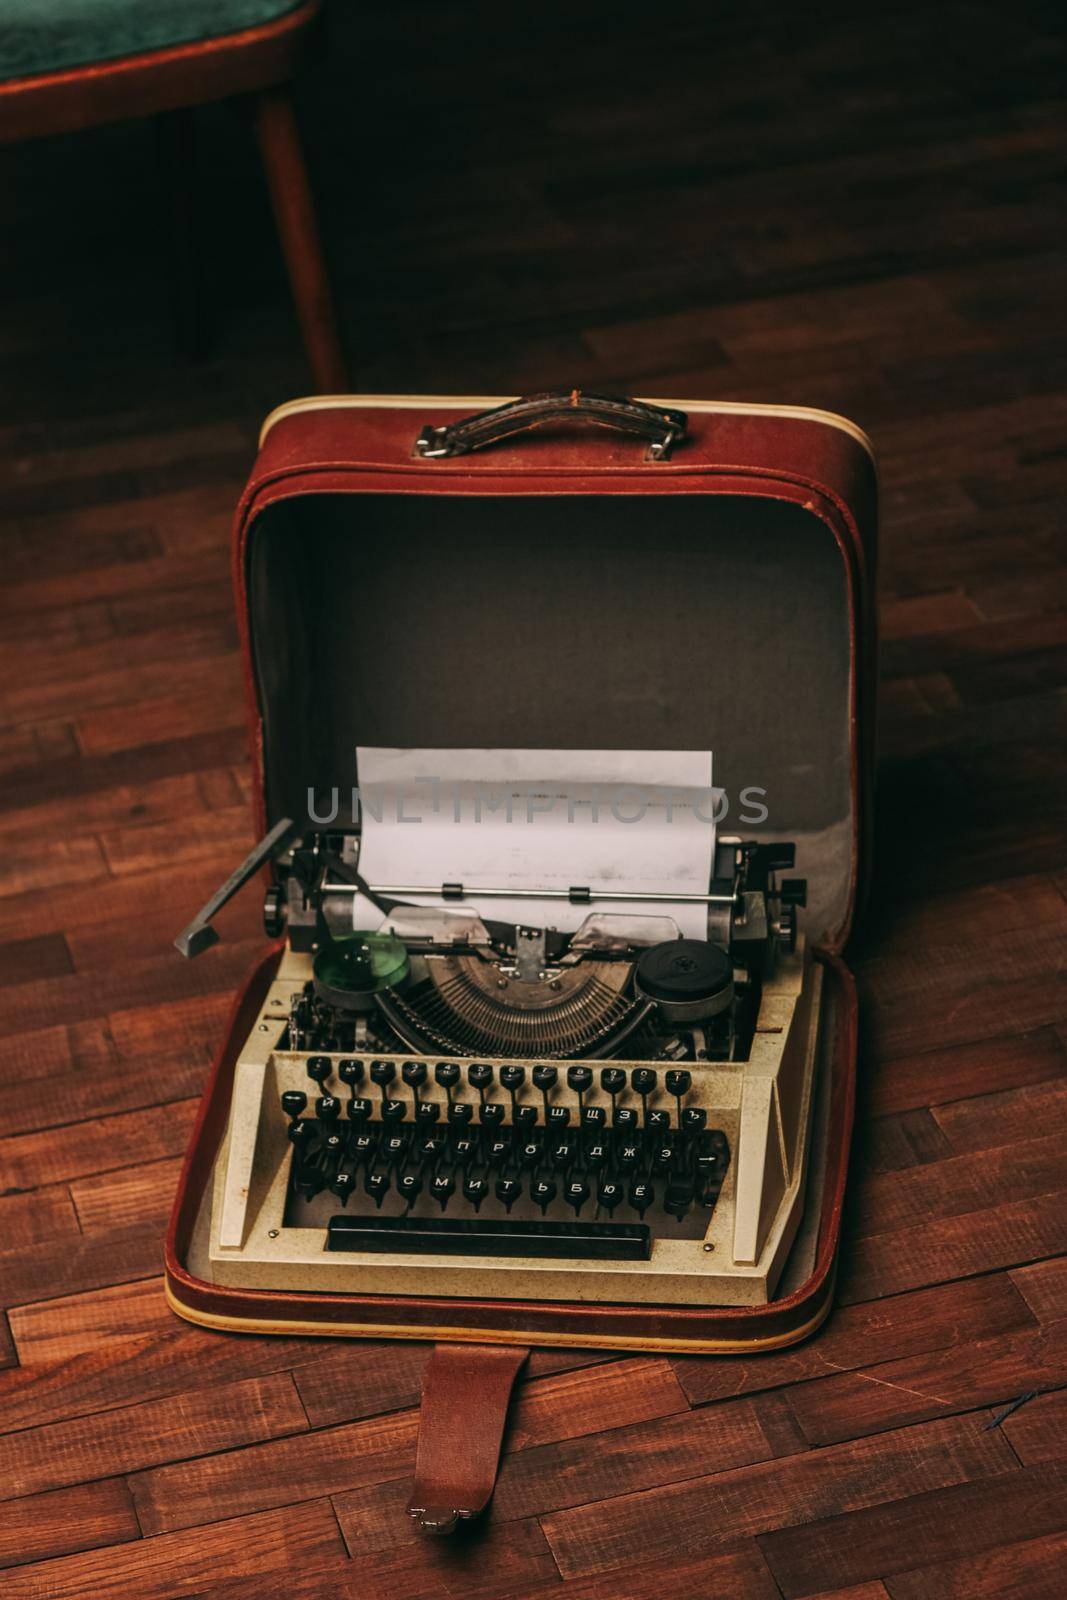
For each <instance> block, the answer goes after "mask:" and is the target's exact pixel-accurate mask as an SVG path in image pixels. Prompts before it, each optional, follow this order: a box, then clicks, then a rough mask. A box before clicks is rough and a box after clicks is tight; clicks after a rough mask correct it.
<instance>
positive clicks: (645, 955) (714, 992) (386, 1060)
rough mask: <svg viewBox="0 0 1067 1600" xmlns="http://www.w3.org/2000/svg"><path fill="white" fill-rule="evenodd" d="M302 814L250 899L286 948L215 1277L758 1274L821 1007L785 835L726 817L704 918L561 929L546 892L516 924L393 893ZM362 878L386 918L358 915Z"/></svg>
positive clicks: (419, 1282)
mask: <svg viewBox="0 0 1067 1600" xmlns="http://www.w3.org/2000/svg"><path fill="white" fill-rule="evenodd" d="M292 831H293V830H292V829H290V830H288V832H286V831H285V830H277V829H276V830H275V835H276V836H277V838H276V841H275V842H276V844H278V845H280V846H281V847H282V854H281V856H280V857H279V858H278V860H277V865H276V878H275V883H274V885H273V886H272V888H271V890H270V891H269V892H268V896H267V903H266V907H265V920H266V923H267V928H268V932H270V933H271V934H272V935H274V936H280V935H281V934H282V933H285V935H286V948H285V951H284V954H283V956H282V959H281V963H280V966H279V968H278V972H277V975H276V977H275V980H274V982H273V984H272V986H271V988H270V991H269V993H268V995H267V997H266V1000H265V1003H264V1005H263V1007H262V1011H261V1014H260V1016H259V1018H258V1020H257V1021H256V1023H255V1025H254V1026H253V1028H252V1030H251V1032H250V1034H249V1037H248V1039H247V1042H246V1044H245V1047H244V1050H243V1051H242V1053H241V1057H240V1060H239V1063H238V1066H237V1070H236V1074H235V1080H234V1092H233V1101H232V1107H231V1115H230V1124H229V1130H228V1134H227V1137H226V1139H225V1141H224V1143H223V1145H222V1148H221V1150H220V1153H219V1157H218V1159H217V1162H216V1167H215V1175H214V1186H213V1199H212V1206H211V1217H210V1230H209V1231H210V1242H209V1253H210V1261H211V1270H212V1273H213V1275H214V1276H215V1278H216V1280H217V1281H218V1282H221V1283H229V1284H232V1285H245V1286H250V1287H257V1288H276V1289H282V1290H292V1289H296V1290H299V1289H302V1288H304V1289H306V1288H310V1287H316V1288H322V1289H325V1290H336V1291H340V1292H346V1291H348V1292H353V1293H367V1294H374V1293H384V1294H392V1295H396V1294H401V1295H403V1294H405V1293H407V1294H416V1293H417V1294H438V1295H442V1296H479V1297H486V1298H497V1299H509V1298H516V1299H531V1298H558V1299H570V1300H575V1299H578V1300H582V1299H585V1300H588V1299H595V1300H603V1301H611V1300H620V1301H622V1300H625V1301H641V1302H646V1303H653V1304H654V1303H661V1304H662V1303H672V1302H673V1303H677V1304H693V1305H715V1304H721V1305H742V1304H759V1303H761V1302H763V1301H765V1300H766V1299H768V1298H769V1296H771V1295H772V1294H773V1292H774V1287H775V1284H776V1282H777V1278H778V1275H779V1273H780V1271H781V1269H782V1266H783V1264H784V1261H785V1259H786V1256H787V1254H788V1251H789V1246H790V1244H791V1242H792V1238H793V1235H794V1233H795V1230H796V1226H797V1223H798V1220H799V1215H800V1211H801V1207H802V1202H803V1187H804V1178H805V1159H806V1145H807V1129H808V1123H809V1118H810V1106H811V1097H812V1079H813V1071H814V1061H815V1057H816V1051H817V1043H818V1028H819V1013H820V1006H819V999H820V985H821V968H820V967H819V966H818V965H817V964H813V963H811V962H810V961H809V960H808V959H807V958H806V955H805V947H804V939H803V936H802V935H801V934H799V933H798V926H797V913H798V908H799V907H801V906H802V905H803V902H804V898H805V886H804V883H803V882H802V880H800V879H795V878H786V879H784V880H783V879H780V877H779V873H780V872H782V871H788V870H789V869H790V868H791V867H792V866H793V849H792V846H790V845H780V844H762V843H756V842H754V841H751V840H747V841H746V840H742V839H740V838H730V839H722V838H720V839H719V840H718V841H717V843H716V846H715V852H714V872H713V877H712V880H711V883H710V885H709V890H708V893H707V895H706V896H705V897H703V899H704V900H705V901H706V905H707V938H706V939H695V938H681V937H680V936H679V929H678V927H677V925H676V924H675V923H674V922H673V921H672V920H671V918H670V917H669V916H665V915H663V914H662V909H661V908H660V909H659V910H658V911H657V914H655V915H648V916H640V915H634V914H633V913H632V911H630V910H628V911H627V912H626V914H617V913H613V911H612V909H611V901H610V897H603V896H598V897H597V898H596V901H595V903H593V904H590V906H589V909H588V912H587V913H586V914H585V915H584V920H582V921H581V922H580V924H579V926H578V927H577V930H576V931H575V932H574V933H571V934H565V933H559V932H555V931H553V929H552V927H551V926H548V927H547V928H546V927H545V926H541V925H539V924H541V923H544V922H548V921H549V916H548V915H546V913H545V907H544V905H543V904H541V905H538V904H536V903H535V901H534V899H533V897H531V917H530V922H529V923H528V924H527V923H515V924H508V923H504V922H495V921H494V920H493V919H492V918H491V917H486V916H483V915H480V914H479V913H478V912H476V911H474V910H471V909H468V908H467V906H466V904H465V896H464V893H463V890H462V887H461V886H459V885H452V886H445V889H446V891H448V890H451V891H452V892H451V893H447V892H446V893H445V894H444V896H443V898H444V900H445V901H447V902H448V903H447V904H445V905H443V906H439V907H426V906H418V905H410V904H404V903H402V902H401V901H400V899H399V898H397V897H396V896H395V894H392V893H390V894H386V892H385V891H382V890H379V889H374V888H371V886H369V885H367V884H366V883H365V882H364V881H363V879H362V878H361V876H360V872H359V839H358V835H356V834H354V833H343V832H338V833H332V832H309V833H307V834H305V835H303V836H302V837H300V838H297V839H295V840H293V839H292ZM251 859H252V858H250V860H251ZM255 864H258V862H257V863H255ZM239 877H240V874H235V880H236V879H239ZM235 880H231V884H234V886H236V884H235ZM228 887H229V886H228ZM231 892H232V891H231ZM578 893H579V894H580V891H578ZM356 894H364V895H366V896H370V897H372V898H373V901H374V903H375V904H376V905H377V906H378V907H379V908H380V910H381V911H382V913H383V919H382V926H381V927H379V928H378V929H376V930H374V931H358V930H354V929H353V926H352V907H353V896H354V895H356ZM572 899H573V896H572ZM205 909H207V908H205ZM193 926H194V929H195V928H198V927H199V928H200V936H202V928H203V921H202V920H201V921H199V922H198V924H194V925H193ZM194 943H195V941H194Z"/></svg>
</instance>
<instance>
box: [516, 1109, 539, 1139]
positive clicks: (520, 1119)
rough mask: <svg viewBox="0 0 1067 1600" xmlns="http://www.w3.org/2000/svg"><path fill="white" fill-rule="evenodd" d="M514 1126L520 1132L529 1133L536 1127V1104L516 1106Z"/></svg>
mask: <svg viewBox="0 0 1067 1600" xmlns="http://www.w3.org/2000/svg"><path fill="white" fill-rule="evenodd" d="M515 1126H516V1128H518V1130H519V1132H520V1133H529V1132H531V1131H532V1130H533V1129H534V1128H536V1127H537V1107H536V1106H516V1107H515Z"/></svg>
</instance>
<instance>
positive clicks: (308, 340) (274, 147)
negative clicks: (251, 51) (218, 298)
mask: <svg viewBox="0 0 1067 1600" xmlns="http://www.w3.org/2000/svg"><path fill="white" fill-rule="evenodd" d="M255 115H256V133H257V136H258V138H259V149H260V154H261V155H262V157H263V166H264V168H265V170H266V174H267V184H268V186H269V188H270V197H271V204H272V205H273V207H274V219H275V222H276V223H277V226H278V237H279V239H280V240H281V246H282V254H283V255H284V257H285V265H286V269H287V271H288V273H289V283H290V285H291V287H292V291H293V299H294V300H295V302H296V314H297V317H298V318H299V320H300V330H301V333H302V334H303V336H304V347H305V349H306V350H307V354H308V360H309V361H310V363H311V370H312V372H313V374H314V377H315V385H316V388H317V389H318V391H319V392H320V393H321V394H345V393H346V392H347V390H348V388H349V381H348V371H347V367H346V365H345V359H344V356H343V354H342V352H341V342H340V338H339V335H338V329H337V312H336V309H335V307H334V301H333V294H332V293H331V290H330V285H329V280H328V279H327V276H326V264H325V261H324V260H323V255H322V246H321V244H320V241H319V230H318V224H317V222H316V219H315V207H314V204H313V202H312V199H311V189H310V186H309V184H308V175H307V167H306V166H305V164H304V155H303V151H302V149H301V146H300V134H299V131H298V129H297V125H296V117H295V114H294V112H293V102H292V98H291V96H290V94H289V91H288V90H287V89H266V90H264V91H263V92H262V93H261V94H259V95H258V96H257V97H256V108H255Z"/></svg>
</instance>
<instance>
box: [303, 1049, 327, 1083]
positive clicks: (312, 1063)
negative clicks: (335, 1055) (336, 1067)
mask: <svg viewBox="0 0 1067 1600" xmlns="http://www.w3.org/2000/svg"><path fill="white" fill-rule="evenodd" d="M332 1070H333V1068H332V1067H331V1065H330V1058H329V1056H309V1057H308V1065H307V1074H308V1077H309V1078H311V1079H312V1081H313V1082H315V1083H325V1082H326V1079H327V1078H328V1077H329V1076H330V1073H331V1072H332Z"/></svg>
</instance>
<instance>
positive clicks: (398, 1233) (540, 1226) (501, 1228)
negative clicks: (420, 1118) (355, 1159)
mask: <svg viewBox="0 0 1067 1600" xmlns="http://www.w3.org/2000/svg"><path fill="white" fill-rule="evenodd" d="M326 1248H327V1250H366V1251H374V1252H376V1253H379V1252H383V1251H388V1252H389V1253H390V1254H392V1253H395V1252H403V1253H405V1254H409V1253H411V1252H422V1253H424V1254H426V1255H450V1256H557V1257H572V1258H575V1257H584V1258H586V1259H588V1258H590V1257H592V1258H594V1259H595V1260H599V1261H647V1260H648V1258H649V1256H650V1254H651V1252H652V1242H651V1236H650V1233H649V1230H648V1228H647V1227H646V1226H645V1225H644V1224H643V1223H636V1222H510V1221H508V1222H504V1221H500V1222H497V1221H490V1220H489V1219H488V1218H484V1219H483V1218H482V1217H349V1216H336V1217H331V1218H330V1221H329V1225H328V1227H327V1231H326Z"/></svg>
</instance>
